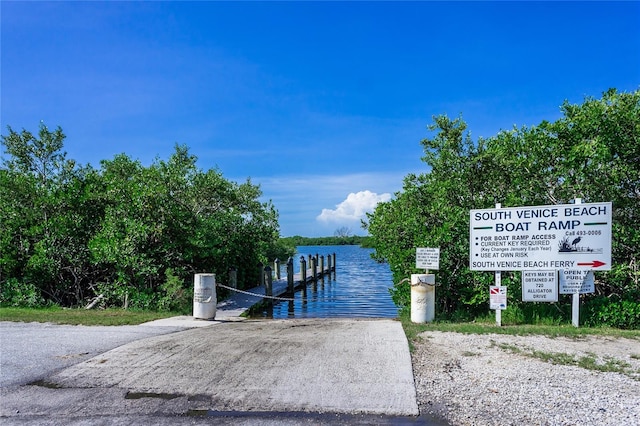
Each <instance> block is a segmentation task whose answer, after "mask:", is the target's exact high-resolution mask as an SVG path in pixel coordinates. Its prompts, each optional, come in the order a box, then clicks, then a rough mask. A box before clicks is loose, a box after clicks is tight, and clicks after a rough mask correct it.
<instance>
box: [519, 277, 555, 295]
mask: <svg viewBox="0 0 640 426" xmlns="http://www.w3.org/2000/svg"><path fill="white" fill-rule="evenodd" d="M557 276H558V273H557V272H556V271H522V301H523V302H557V301H558V279H557Z"/></svg>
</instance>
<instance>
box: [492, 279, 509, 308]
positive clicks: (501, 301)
mask: <svg viewBox="0 0 640 426" xmlns="http://www.w3.org/2000/svg"><path fill="white" fill-rule="evenodd" d="M489 309H507V287H506V286H495V285H492V286H491V287H489Z"/></svg>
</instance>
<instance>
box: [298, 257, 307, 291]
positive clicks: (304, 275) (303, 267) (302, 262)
mask: <svg viewBox="0 0 640 426" xmlns="http://www.w3.org/2000/svg"><path fill="white" fill-rule="evenodd" d="M300 281H302V284H303V285H304V284H306V283H307V261H306V260H304V256H300Z"/></svg>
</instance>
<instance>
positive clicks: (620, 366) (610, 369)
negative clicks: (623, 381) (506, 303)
mask: <svg viewBox="0 0 640 426" xmlns="http://www.w3.org/2000/svg"><path fill="white" fill-rule="evenodd" d="M492 345H494V346H498V347H499V348H500V349H502V350H504V351H507V352H510V353H512V354H518V355H523V356H526V357H529V358H535V359H539V360H541V361H544V362H548V363H550V364H555V365H571V366H575V367H580V368H584V369H585V370H592V371H600V372H603V373H620V374H624V375H626V376H628V377H630V378H632V379H635V380H640V370H634V369H633V368H632V366H631V365H630V364H629V363H628V362H625V361H622V360H619V359H616V358H613V357H605V358H604V359H602V360H598V357H597V356H596V355H595V354H593V353H588V354H586V355H583V356H580V357H578V356H576V355H573V354H568V353H564V352H545V351H538V350H535V349H531V348H524V349H523V348H521V347H518V346H516V345H510V344H507V343H501V344H499V345H496V344H495V342H493V341H492Z"/></svg>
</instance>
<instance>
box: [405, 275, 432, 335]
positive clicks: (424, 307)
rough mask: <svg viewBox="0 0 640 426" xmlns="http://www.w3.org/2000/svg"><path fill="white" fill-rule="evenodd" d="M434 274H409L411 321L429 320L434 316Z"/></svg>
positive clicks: (423, 321) (422, 321)
mask: <svg viewBox="0 0 640 426" xmlns="http://www.w3.org/2000/svg"><path fill="white" fill-rule="evenodd" d="M435 285H436V276H435V275H434V274H411V322H415V323H425V322H431V321H433V320H434V318H435V316H436V312H435V306H436V287H435Z"/></svg>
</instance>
